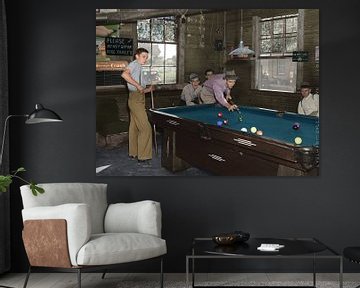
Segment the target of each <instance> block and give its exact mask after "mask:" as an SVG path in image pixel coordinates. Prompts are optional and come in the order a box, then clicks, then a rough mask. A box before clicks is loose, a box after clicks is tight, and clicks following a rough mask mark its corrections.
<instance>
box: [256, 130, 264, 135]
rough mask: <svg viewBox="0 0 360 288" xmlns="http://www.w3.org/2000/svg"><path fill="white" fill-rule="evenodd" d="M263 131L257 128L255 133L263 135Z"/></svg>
mask: <svg viewBox="0 0 360 288" xmlns="http://www.w3.org/2000/svg"><path fill="white" fill-rule="evenodd" d="M263 134H264V133H263V131H261V130H257V131H256V135H259V136H261V135H263Z"/></svg>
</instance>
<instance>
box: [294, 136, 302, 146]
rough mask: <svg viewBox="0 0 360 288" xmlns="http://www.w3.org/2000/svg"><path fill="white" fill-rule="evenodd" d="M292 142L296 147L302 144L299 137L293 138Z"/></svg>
mask: <svg viewBox="0 0 360 288" xmlns="http://www.w3.org/2000/svg"><path fill="white" fill-rule="evenodd" d="M294 141H295V144H297V145H300V144H301V143H302V139H301V137H295V139H294Z"/></svg>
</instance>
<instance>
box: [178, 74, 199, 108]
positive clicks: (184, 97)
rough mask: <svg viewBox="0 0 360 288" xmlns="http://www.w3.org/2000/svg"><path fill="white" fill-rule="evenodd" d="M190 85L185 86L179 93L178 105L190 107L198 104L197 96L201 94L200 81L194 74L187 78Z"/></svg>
mask: <svg viewBox="0 0 360 288" xmlns="http://www.w3.org/2000/svg"><path fill="white" fill-rule="evenodd" d="M189 80H190V84H187V85H186V86H185V87H184V88H183V90H182V92H181V100H180V105H186V106H191V105H195V104H199V96H200V92H201V86H200V79H199V76H198V75H197V74H195V73H191V74H190V76H189Z"/></svg>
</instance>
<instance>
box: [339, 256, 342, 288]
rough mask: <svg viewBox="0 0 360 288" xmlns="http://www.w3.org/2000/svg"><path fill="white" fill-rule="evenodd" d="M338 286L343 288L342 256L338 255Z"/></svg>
mask: <svg viewBox="0 0 360 288" xmlns="http://www.w3.org/2000/svg"><path fill="white" fill-rule="evenodd" d="M339 287H340V288H343V257H340V273H339Z"/></svg>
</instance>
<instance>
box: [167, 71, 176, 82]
mask: <svg viewBox="0 0 360 288" xmlns="http://www.w3.org/2000/svg"><path fill="white" fill-rule="evenodd" d="M174 83H176V67H165V84H174Z"/></svg>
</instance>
